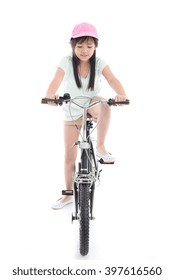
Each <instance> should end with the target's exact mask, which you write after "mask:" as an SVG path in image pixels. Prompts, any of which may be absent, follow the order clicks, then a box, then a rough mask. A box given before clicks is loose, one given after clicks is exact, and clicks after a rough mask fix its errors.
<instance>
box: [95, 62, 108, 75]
mask: <svg viewBox="0 0 174 280" xmlns="http://www.w3.org/2000/svg"><path fill="white" fill-rule="evenodd" d="M96 62H97V63H96V68H97V72H98V75H101V74H102V71H103V69H104V68H105V67H106V66H107V65H108V64H107V63H106V62H105V61H104V60H103V59H102V58H97V60H96Z"/></svg>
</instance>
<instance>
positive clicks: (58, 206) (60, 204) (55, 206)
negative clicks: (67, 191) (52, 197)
mask: <svg viewBox="0 0 174 280" xmlns="http://www.w3.org/2000/svg"><path fill="white" fill-rule="evenodd" d="M61 199H62V197H61V198H60V199H58V200H57V201H56V202H55V203H53V205H52V207H51V208H52V209H54V210H58V209H62V208H63V207H64V206H66V205H68V204H70V203H73V198H72V197H71V198H70V199H68V200H67V201H65V202H61Z"/></svg>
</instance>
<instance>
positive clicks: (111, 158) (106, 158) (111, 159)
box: [96, 151, 115, 164]
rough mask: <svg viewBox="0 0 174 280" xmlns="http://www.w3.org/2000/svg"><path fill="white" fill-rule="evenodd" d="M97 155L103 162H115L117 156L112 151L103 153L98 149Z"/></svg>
mask: <svg viewBox="0 0 174 280" xmlns="http://www.w3.org/2000/svg"><path fill="white" fill-rule="evenodd" d="M96 155H97V157H98V158H99V162H100V163H102V164H113V163H114V162H115V157H114V156H113V155H111V154H110V153H106V154H104V155H103V154H100V153H99V152H98V151H96Z"/></svg>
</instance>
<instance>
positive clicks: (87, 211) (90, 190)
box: [41, 94, 129, 256]
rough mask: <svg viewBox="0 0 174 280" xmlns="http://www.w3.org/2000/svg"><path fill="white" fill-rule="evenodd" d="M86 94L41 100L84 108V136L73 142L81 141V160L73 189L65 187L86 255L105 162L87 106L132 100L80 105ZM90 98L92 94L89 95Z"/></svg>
mask: <svg viewBox="0 0 174 280" xmlns="http://www.w3.org/2000/svg"><path fill="white" fill-rule="evenodd" d="M81 98H84V97H75V98H72V99H71V97H70V95H69V94H64V96H63V97H60V98H59V99H49V98H43V99H42V101H41V102H42V103H43V104H47V103H48V102H54V103H56V104H59V105H62V104H63V102H65V103H70V104H74V105H76V106H78V107H80V108H82V109H83V122H82V140H81V141H79V140H77V142H75V143H74V145H78V146H79V149H80V150H81V157H80V161H79V163H78V170H77V171H76V172H75V174H74V178H73V190H72V191H70V190H63V191H62V194H63V195H74V204H75V213H74V214H72V222H73V221H74V220H78V221H79V242H80V254H81V255H82V256H86V255H87V254H88V252H89V232H90V220H93V219H94V216H93V207H94V191H95V186H96V184H97V182H99V180H100V172H101V170H99V168H98V163H101V164H104V163H105V162H104V161H103V159H99V160H97V158H96V154H95V150H94V147H93V142H92V140H91V129H92V128H93V121H92V119H91V117H90V116H89V115H88V113H87V110H88V109H89V108H92V107H94V106H96V105H97V104H99V103H107V104H108V105H109V106H111V105H118V104H129V100H126V101H121V102H116V101H114V100H112V99H109V100H102V99H99V100H96V101H94V102H92V103H89V105H85V106H83V105H80V104H79V103H77V101H76V100H77V99H81ZM88 98H89V97H88Z"/></svg>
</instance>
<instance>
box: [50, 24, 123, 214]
mask: <svg viewBox="0 0 174 280" xmlns="http://www.w3.org/2000/svg"><path fill="white" fill-rule="evenodd" d="M70 44H71V47H72V55H68V56H65V57H64V58H62V60H61V61H60V63H59V65H58V68H57V71H56V73H55V76H54V78H53V80H52V81H51V83H50V85H49V87H48V90H47V93H46V97H47V98H59V96H58V95H57V90H58V88H59V86H60V85H61V83H62V82H63V85H64V91H65V93H69V94H70V95H71V98H73V97H76V96H89V97H91V98H92V100H94V99H96V98H97V99H103V98H102V97H101V96H100V79H101V75H103V76H104V77H105V79H106V80H107V82H108V84H109V85H110V86H111V88H112V89H113V90H114V91H115V93H116V96H115V101H125V100H126V99H127V96H126V93H125V91H124V89H123V86H122V85H121V83H120V81H119V80H118V79H117V78H116V77H115V76H114V74H113V73H112V71H111V69H110V67H109V66H108V64H107V63H105V61H104V60H103V59H101V58H98V57H96V48H97V46H98V34H97V30H96V28H95V26H93V25H92V24H89V23H85V22H83V23H80V24H77V25H76V26H75V27H74V29H73V31H72V35H71V39H70ZM80 102H83V105H85V104H87V103H89V99H85V98H84V100H83V101H82V100H80ZM49 105H55V104H54V103H52V102H49ZM63 110H64V143H65V160H64V176H65V185H66V189H67V190H72V188H73V174H74V172H75V161H76V157H77V146H74V147H73V148H72V146H73V144H74V143H75V142H76V141H77V139H78V137H79V133H80V126H81V123H82V115H83V110H82V109H79V108H76V107H73V108H71V111H69V106H68V104H65V105H63ZM88 113H89V114H90V115H91V117H92V119H93V120H94V121H96V122H97V143H96V151H97V156H98V157H99V158H100V159H101V158H102V159H103V161H104V162H105V163H113V162H114V161H115V158H114V156H113V155H112V154H110V153H109V152H108V150H107V149H106V147H105V138H106V135H107V132H108V128H109V123H110V116H111V111H110V106H108V105H107V104H99V105H98V106H96V107H94V108H91V109H89V110H88ZM71 202H72V197H71V196H63V197H62V198H60V199H58V200H57V201H56V202H55V203H54V204H53V206H52V208H53V209H60V208H62V207H64V206H65V205H67V204H69V203H71Z"/></svg>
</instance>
